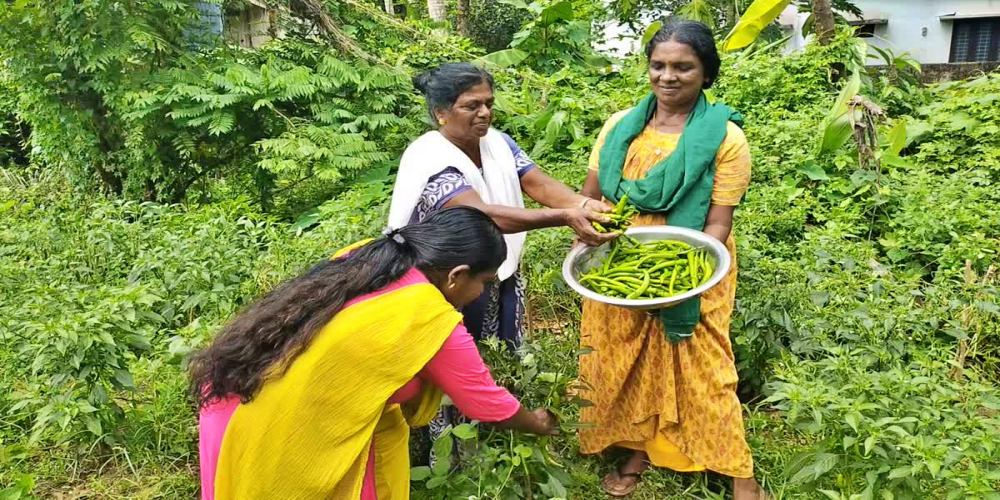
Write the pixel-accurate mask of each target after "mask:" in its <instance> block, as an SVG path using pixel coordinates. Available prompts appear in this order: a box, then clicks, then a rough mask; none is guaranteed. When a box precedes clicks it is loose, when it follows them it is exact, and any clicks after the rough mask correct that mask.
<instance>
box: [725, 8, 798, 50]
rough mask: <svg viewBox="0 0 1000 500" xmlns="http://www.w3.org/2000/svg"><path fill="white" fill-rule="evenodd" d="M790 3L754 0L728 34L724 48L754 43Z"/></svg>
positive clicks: (740, 47)
mask: <svg viewBox="0 0 1000 500" xmlns="http://www.w3.org/2000/svg"><path fill="white" fill-rule="evenodd" d="M789 3H791V0H754V3H752V4H750V7H748V8H747V10H746V12H744V13H743V15H742V16H740V20H739V22H737V23H736V26H734V27H733V29H732V31H730V32H729V34H728V35H727V36H726V40H725V42H724V43H723V44H722V50H724V51H727V52H728V51H732V50H737V49H742V48H743V47H746V46H747V45H750V44H751V43H753V42H754V41H755V40H757V35H760V32H761V30H763V29H764V28H765V27H767V25H769V24H771V22H773V21H774V20H775V19H777V18H778V16H779V15H781V11H783V10H785V7H787V6H788V4H789Z"/></svg>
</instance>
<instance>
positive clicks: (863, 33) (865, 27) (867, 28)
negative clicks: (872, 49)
mask: <svg viewBox="0 0 1000 500" xmlns="http://www.w3.org/2000/svg"><path fill="white" fill-rule="evenodd" d="M854 36H856V37H858V38H871V37H873V36H875V23H869V24H862V25H860V26H858V29H857V30H856V31H855V32H854Z"/></svg>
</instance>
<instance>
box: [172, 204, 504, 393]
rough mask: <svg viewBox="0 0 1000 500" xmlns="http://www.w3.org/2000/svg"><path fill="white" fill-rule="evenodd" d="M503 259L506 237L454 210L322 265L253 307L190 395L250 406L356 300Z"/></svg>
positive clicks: (194, 380)
mask: <svg viewBox="0 0 1000 500" xmlns="http://www.w3.org/2000/svg"><path fill="white" fill-rule="evenodd" d="M506 255H507V245H506V244H505V243H504V239H503V234H502V233H501V232H500V228H498V227H497V225H496V224H495V223H494V222H493V221H492V220H491V219H490V218H489V217H488V216H487V215H486V214H484V213H483V212H481V211H479V210H477V209H475V208H469V207H456V208H449V209H445V210H442V211H440V212H437V213H436V214H434V215H431V216H430V217H428V218H427V219H425V220H424V221H423V222H422V223H420V224H413V225H409V226H406V227H403V228H400V229H397V230H395V231H392V232H390V233H389V234H388V235H386V236H385V237H383V238H379V239H377V240H375V241H373V242H371V243H368V244H367V245H365V246H363V247H361V248H358V249H356V250H355V251H353V252H351V253H349V254H348V255H346V256H343V257H340V258H338V259H335V260H325V261H323V262H320V263H318V264H316V265H315V266H314V267H313V268H312V269H310V270H309V271H307V272H306V273H305V274H302V275H301V276H298V277H296V278H292V279H291V280H288V281H286V282H284V283H283V284H281V285H279V286H278V287H277V288H275V289H274V290H272V291H271V292H270V293H268V294H266V295H265V296H264V297H263V298H261V299H260V300H258V301H256V302H254V303H253V304H251V305H250V306H249V307H247V309H246V310H244V311H243V312H242V313H240V314H239V315H238V316H237V317H236V318H235V319H234V320H233V321H232V322H230V323H229V324H228V325H226V326H225V327H224V328H223V329H222V331H221V332H220V333H219V335H218V336H217V337H216V338H215V341H214V342H212V344H211V345H210V346H209V347H208V348H206V349H204V350H203V351H201V352H199V353H198V354H197V355H195V356H194V358H193V359H192V362H191V365H190V373H191V392H192V395H193V397H194V399H195V401H197V402H198V405H199V406H204V405H206V404H208V403H211V402H212V401H217V400H219V399H222V398H226V397H229V396H238V397H239V398H240V400H241V401H243V402H244V403H245V402H248V401H250V400H251V399H253V397H254V396H256V394H257V392H258V391H259V390H260V388H261V385H262V384H263V383H264V381H265V379H267V378H268V377H269V376H275V375H280V374H282V373H284V371H285V370H286V369H287V368H288V366H289V364H290V363H291V361H292V360H294V359H295V357H296V356H298V355H299V354H301V353H302V351H303V350H304V349H305V348H306V347H307V346H308V345H309V343H310V342H311V341H312V339H313V337H315V336H316V333H317V332H318V331H319V330H320V329H321V328H322V327H323V326H324V325H326V324H327V322H329V321H330V320H331V319H332V318H333V317H334V315H336V314H337V312H339V311H340V310H341V309H342V308H343V307H344V304H345V303H347V302H348V301H350V300H351V299H353V298H355V297H358V296H360V295H364V294H366V293H371V292H374V291H376V290H379V289H380V288H383V287H385V286H387V285H389V284H390V283H392V282H394V281H396V280H398V279H399V278H400V277H402V276H403V274H405V273H406V272H407V271H408V270H410V269H411V268H414V267H416V268H417V269H419V270H420V271H422V272H424V273H425V274H426V273H433V272H435V271H438V272H440V271H448V270H451V269H454V268H455V267H458V266H461V265H467V266H469V267H470V268H471V272H473V273H481V272H484V271H490V270H495V269H496V268H497V267H499V266H500V264H501V263H502V262H503V260H504V259H505V258H506Z"/></svg>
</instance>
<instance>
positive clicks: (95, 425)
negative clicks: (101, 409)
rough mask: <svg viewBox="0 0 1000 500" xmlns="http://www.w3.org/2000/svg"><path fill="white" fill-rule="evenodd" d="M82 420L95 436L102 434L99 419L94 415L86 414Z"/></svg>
mask: <svg viewBox="0 0 1000 500" xmlns="http://www.w3.org/2000/svg"><path fill="white" fill-rule="evenodd" d="M83 422H84V424H86V426H87V430H88V431H90V433H91V434H93V435H95V436H100V435H102V434H103V432H102V429H101V421H100V419H98V418H97V416H95V415H86V416H84V417H83Z"/></svg>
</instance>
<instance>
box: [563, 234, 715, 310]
mask: <svg viewBox="0 0 1000 500" xmlns="http://www.w3.org/2000/svg"><path fill="white" fill-rule="evenodd" d="M714 271H715V268H714V267H713V266H712V261H711V260H710V259H709V256H708V254H707V253H706V252H705V251H703V250H699V249H696V248H694V247H692V246H691V245H689V244H687V243H684V242H682V241H674V240H659V241H649V242H645V243H640V242H638V241H636V240H635V239H634V238H631V237H629V236H624V235H623V236H621V237H620V238H618V239H617V240H615V241H612V242H611V253H609V254H608V256H607V258H605V259H604V261H603V262H602V263H601V265H599V266H596V267H594V268H593V269H591V270H590V271H587V272H586V273H584V274H582V275H581V276H580V284H582V285H583V286H586V287H587V288H589V289H590V290H593V291H595V292H597V293H599V294H601V295H606V296H609V297H617V298H622V299H659V298H666V297H673V296H674V295H680V294H682V293H684V292H687V291H688V290H691V289H693V288H696V287H698V286H699V285H702V284H703V283H705V282H706V281H708V279H709V278H710V277H711V276H712V273H713V272H714Z"/></svg>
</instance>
